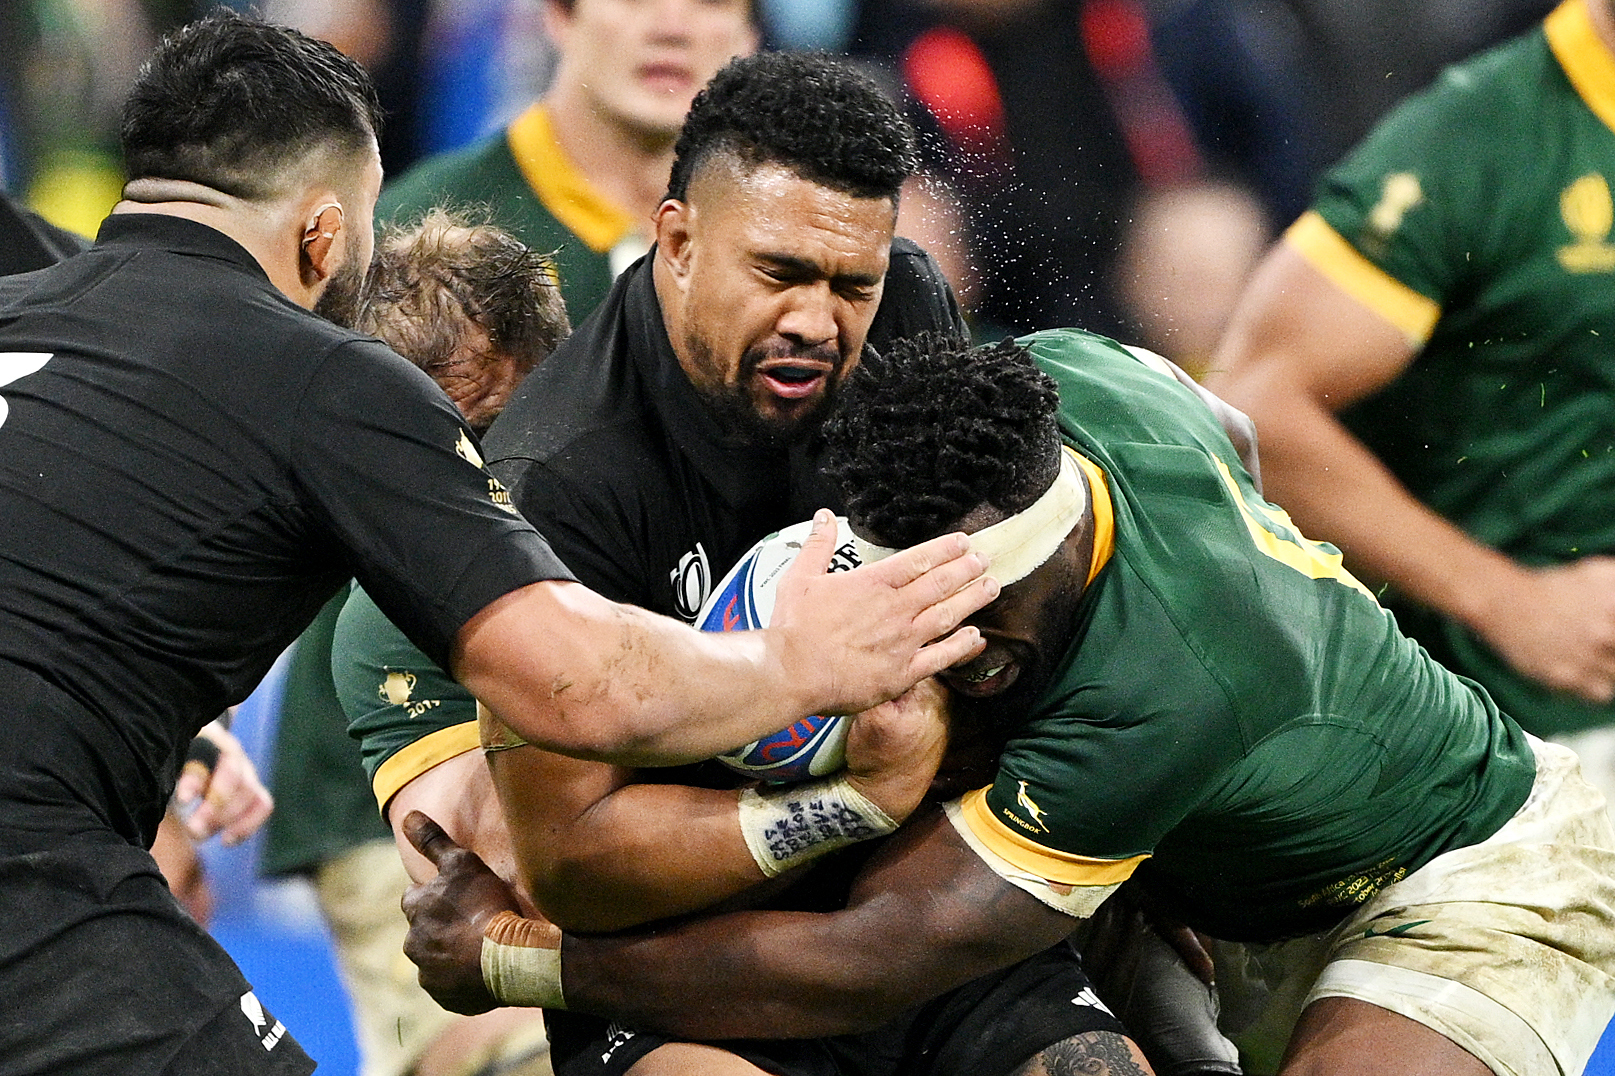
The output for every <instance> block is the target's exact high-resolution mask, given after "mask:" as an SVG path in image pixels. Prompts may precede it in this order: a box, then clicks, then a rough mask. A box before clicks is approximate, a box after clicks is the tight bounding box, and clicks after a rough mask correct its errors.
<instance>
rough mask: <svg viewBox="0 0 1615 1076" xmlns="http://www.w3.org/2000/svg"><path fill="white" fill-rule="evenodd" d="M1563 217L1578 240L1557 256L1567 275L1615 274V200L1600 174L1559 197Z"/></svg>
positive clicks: (1590, 174) (1593, 174)
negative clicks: (1613, 234) (1614, 235)
mask: <svg viewBox="0 0 1615 1076" xmlns="http://www.w3.org/2000/svg"><path fill="white" fill-rule="evenodd" d="M1559 216H1560V217H1562V218H1563V219H1564V222H1565V227H1566V228H1568V229H1569V230H1570V234H1571V235H1573V236H1575V242H1572V243H1568V244H1566V245H1565V246H1562V247H1560V248H1559V249H1558V251H1557V252H1556V253H1557V255H1558V257H1559V265H1560V266H1561V267H1562V268H1563V269H1564V271H1565V272H1567V273H1607V272H1610V271H1611V270H1615V246H1611V245H1610V242H1609V232H1610V229H1611V228H1612V227H1615V200H1612V199H1611V198H1610V194H1609V183H1608V182H1607V181H1606V180H1605V179H1604V177H1603V176H1601V175H1599V174H1598V173H1597V172H1588V173H1587V174H1586V175H1584V176H1582V177H1581V178H1580V179H1578V180H1576V181H1575V182H1574V183H1572V184H1571V185H1570V186H1568V187H1566V188H1565V189H1564V190H1563V191H1562V192H1561V193H1560V195H1559Z"/></svg>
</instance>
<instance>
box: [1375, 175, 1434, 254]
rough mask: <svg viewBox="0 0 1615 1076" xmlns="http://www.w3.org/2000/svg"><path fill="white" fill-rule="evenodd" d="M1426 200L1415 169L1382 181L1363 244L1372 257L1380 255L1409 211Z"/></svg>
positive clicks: (1389, 176)
mask: <svg viewBox="0 0 1615 1076" xmlns="http://www.w3.org/2000/svg"><path fill="white" fill-rule="evenodd" d="M1423 201H1424V186H1423V185H1422V184H1420V182H1419V177H1418V176H1416V175H1414V174H1413V173H1412V172H1392V173H1391V174H1390V175H1388V176H1386V177H1385V179H1384V181H1382V182H1381V184H1380V195H1379V201H1378V202H1377V203H1376V204H1375V206H1374V208H1373V209H1371V210H1369V211H1368V220H1367V221H1366V222H1365V227H1364V229H1363V236H1362V243H1363V247H1364V249H1365V251H1366V252H1367V253H1368V255H1369V256H1370V257H1375V258H1377V257H1381V256H1383V255H1384V253H1385V248H1386V247H1387V246H1388V245H1389V243H1390V241H1391V236H1393V235H1395V234H1396V230H1397V229H1398V228H1400V227H1402V220H1403V218H1404V217H1406V216H1407V215H1408V211H1409V210H1411V209H1413V208H1414V207H1415V206H1417V205H1419V203H1421V202H1423Z"/></svg>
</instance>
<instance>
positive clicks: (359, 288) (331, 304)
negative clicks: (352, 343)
mask: <svg viewBox="0 0 1615 1076" xmlns="http://www.w3.org/2000/svg"><path fill="white" fill-rule="evenodd" d="M364 282H365V273H364V270H363V269H362V268H360V267H358V266H356V265H354V264H353V263H352V261H348V262H344V263H343V264H342V267H341V268H340V269H338V270H337V271H336V272H335V273H334V274H332V276H331V280H330V283H328V284H326V285H325V290H324V291H323V292H321V293H320V297H319V299H317V300H316V301H315V303H314V313H316V314H318V315H319V316H320V317H322V318H324V319H325V320H326V321H329V322H331V324H333V325H340V326H342V328H344V329H351V328H353V327H354V325H355V324H357V323H358V321H359V306H360V302H361V300H362V299H363V298H364Z"/></svg>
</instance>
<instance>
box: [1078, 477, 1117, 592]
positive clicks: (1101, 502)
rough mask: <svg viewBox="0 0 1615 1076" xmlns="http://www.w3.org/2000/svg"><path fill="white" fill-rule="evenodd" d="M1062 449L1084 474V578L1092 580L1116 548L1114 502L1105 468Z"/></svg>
mask: <svg viewBox="0 0 1615 1076" xmlns="http://www.w3.org/2000/svg"><path fill="white" fill-rule="evenodd" d="M1066 451H1067V452H1070V453H1071V456H1072V458H1073V459H1075V460H1076V461H1077V466H1078V467H1081V468H1082V473H1083V474H1084V475H1086V476H1087V477H1088V489H1089V491H1090V494H1091V497H1090V500H1091V501H1092V502H1093V563H1092V564H1090V565H1089V566H1088V580H1087V582H1088V583H1092V582H1093V581H1094V578H1095V577H1096V576H1098V575H1099V570H1100V569H1101V568H1103V567H1104V566H1105V565H1106V564H1108V563H1110V555H1111V554H1112V553H1114V552H1115V551H1116V505H1115V503H1114V502H1112V501H1111V499H1110V487H1109V486H1108V485H1106V484H1105V472H1104V471H1102V470H1100V469H1099V465H1098V464H1097V463H1095V462H1094V461H1093V460H1090V459H1088V458H1087V457H1086V456H1084V455H1083V454H1082V453H1080V452H1074V451H1072V450H1071V449H1069V448H1068V449H1066ZM1083 585H1084V586H1086V585H1087V583H1084V584H1083Z"/></svg>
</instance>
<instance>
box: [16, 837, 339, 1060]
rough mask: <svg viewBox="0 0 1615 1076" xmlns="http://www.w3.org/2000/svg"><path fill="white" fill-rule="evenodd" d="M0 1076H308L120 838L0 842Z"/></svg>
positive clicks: (210, 943) (237, 978)
mask: <svg viewBox="0 0 1615 1076" xmlns="http://www.w3.org/2000/svg"><path fill="white" fill-rule="evenodd" d="M0 917H3V921H4V922H5V923H6V924H7V926H6V929H5V930H3V931H0V1076H213V1074H215V1073H217V1074H220V1076H223V1074H225V1073H230V1074H232V1076H234V1074H245V1076H305V1074H307V1073H309V1072H312V1071H313V1069H314V1063H313V1061H311V1060H310V1059H309V1057H308V1055H307V1054H305V1053H304V1052H303V1050H302V1048H301V1047H299V1046H298V1045H297V1043H296V1042H295V1041H293V1040H292V1038H291V1037H290V1036H289V1035H287V1034H286V1033H285V1029H284V1028H281V1029H279V1030H278V1031H277V1030H276V1023H277V1021H276V1020H275V1019H274V1018H273V1017H272V1016H268V1015H267V1014H263V1015H262V1016H260V1015H259V1012H258V1010H257V1008H256V1007H255V1002H253V1001H247V1002H245V1004H244V1003H243V998H244V996H248V995H249V991H250V987H249V986H248V984H247V982H246V980H245V979H244V978H242V976H241V972H240V971H239V970H237V968H236V966H235V963H234V962H233V961H232V960H231V959H230V957H229V955H228V954H226V953H225V951H224V950H223V949H221V948H220V947H219V945H218V943H217V942H215V941H214V940H213V939H212V938H211V937H209V936H208V935H207V933H206V932H204V931H203V930H202V929H201V928H200V927H198V926H197V925H196V924H195V923H194V922H193V921H192V920H191V919H190V917H189V916H187V915H186V914H185V913H184V912H183V911H181V910H180V907H179V905H178V904H177V903H175V901H174V898H173V896H172V895H171V894H170V893H169V891H168V887H167V885H166V884H165V883H164V881H163V879H162V876H161V874H159V872H158V870H157V865H156V863H154V862H153V861H152V858H151V856H150V855H148V854H147V853H146V852H145V850H143V849H139V848H135V847H133V846H131V845H129V844H127V843H126V842H124V841H123V840H122V839H121V838H119V837H117V836H116V835H115V834H112V833H111V832H110V831H105V830H93V829H85V830H83V831H81V832H78V833H54V834H52V833H19V832H17V831H15V830H12V831H6V830H4V829H0Z"/></svg>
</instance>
